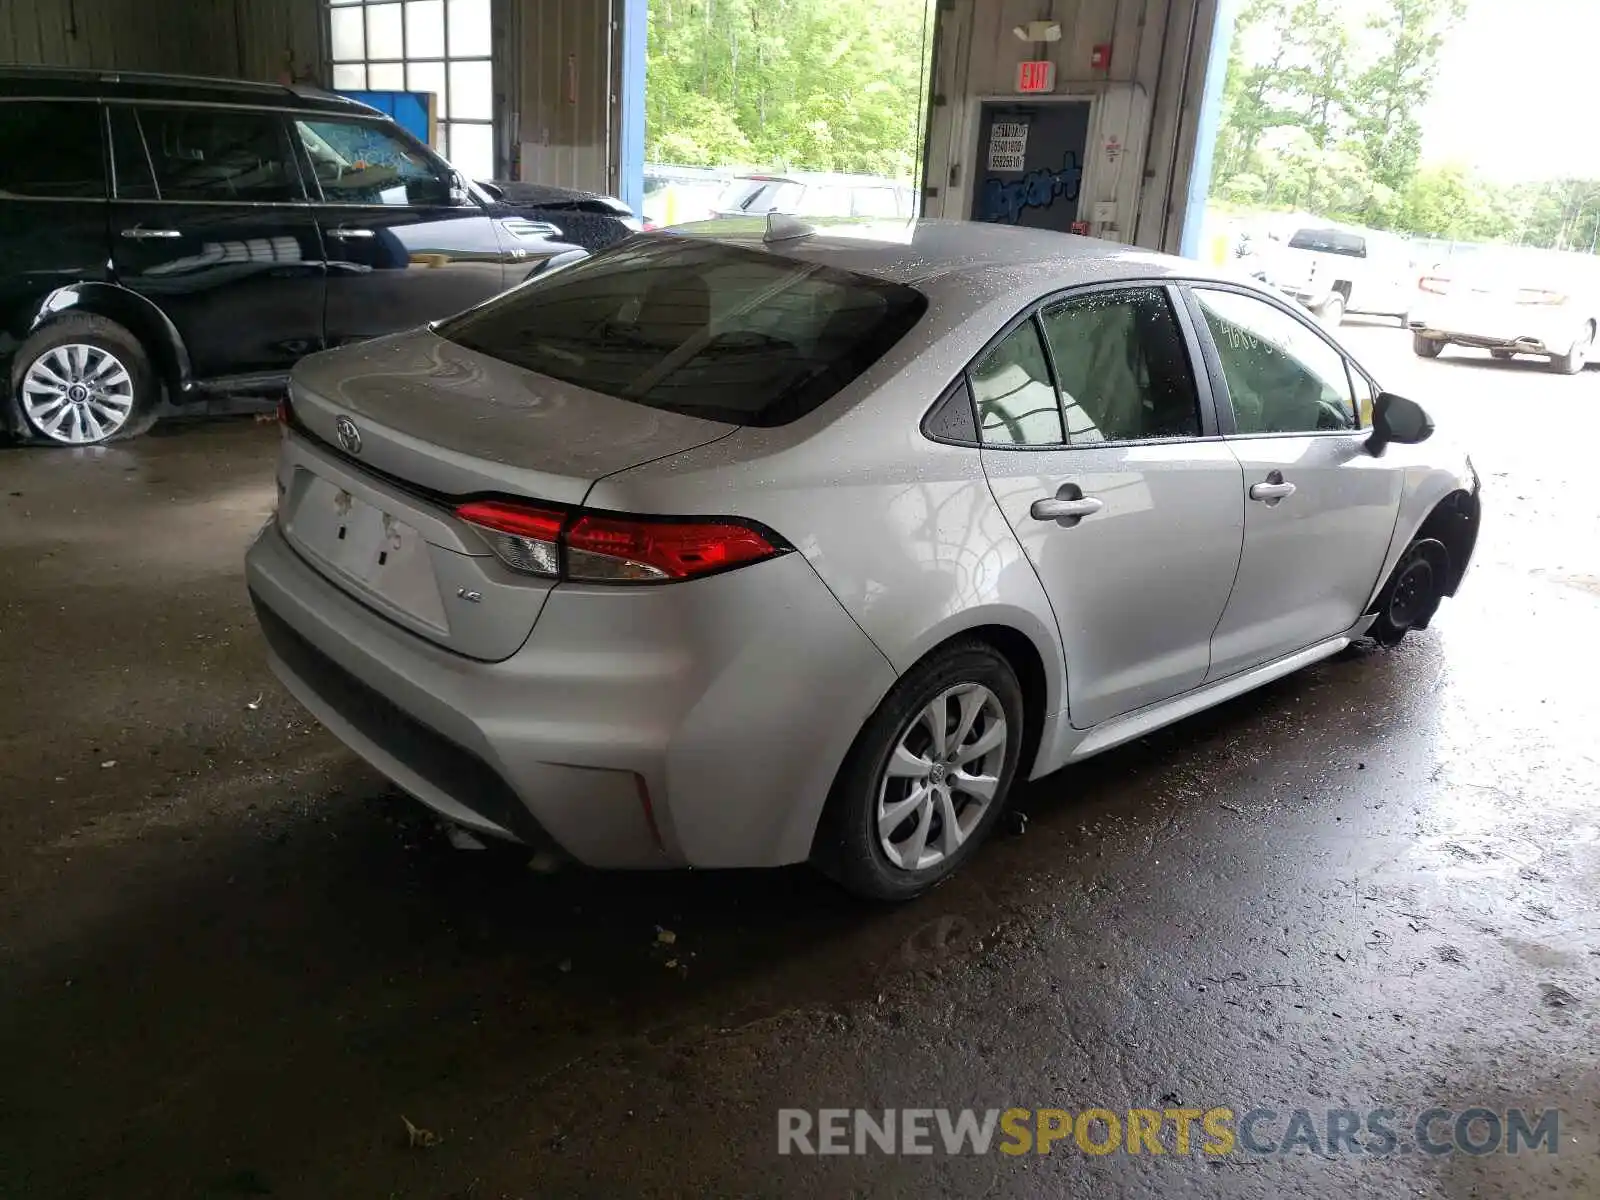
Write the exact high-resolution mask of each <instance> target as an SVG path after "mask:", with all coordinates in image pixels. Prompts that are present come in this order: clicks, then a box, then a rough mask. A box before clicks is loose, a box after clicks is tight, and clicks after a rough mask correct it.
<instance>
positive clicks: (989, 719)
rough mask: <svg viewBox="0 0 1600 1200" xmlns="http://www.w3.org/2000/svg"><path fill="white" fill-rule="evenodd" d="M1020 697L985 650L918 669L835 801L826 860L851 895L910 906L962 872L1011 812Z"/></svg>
mask: <svg viewBox="0 0 1600 1200" xmlns="http://www.w3.org/2000/svg"><path fill="white" fill-rule="evenodd" d="M1022 731H1023V712H1022V689H1021V687H1020V686H1019V685H1018V683H1017V677H1016V674H1015V673H1014V672H1013V671H1012V669H1011V665H1010V664H1009V663H1008V662H1006V660H1005V659H1004V658H1003V657H1002V656H1001V655H1000V654H999V653H998V652H997V651H996V650H995V649H994V648H993V647H991V646H989V645H988V644H986V643H984V642H977V641H972V642H960V643H957V644H955V645H953V646H950V647H948V648H947V649H945V650H943V651H941V652H940V653H938V654H937V655H935V656H934V657H932V658H930V659H927V660H926V661H924V662H921V663H919V664H918V665H917V666H915V667H913V668H912V669H911V670H910V671H909V672H908V673H907V674H906V675H905V677H904V678H902V679H901V680H900V682H899V683H898V684H896V685H895V687H894V690H893V691H891V692H890V693H889V695H888V696H887V697H886V698H885V699H884V701H883V703H882V704H881V705H879V706H878V711H877V712H875V713H874V714H873V715H872V717H871V718H870V719H869V720H868V721H867V724H866V727H865V728H864V729H863V730H862V731H861V734H860V736H859V737H857V739H856V744H855V745H854V746H853V747H852V748H851V750H850V755H849V757H848V758H846V759H845V763H844V766H843V768H842V769H841V770H840V772H839V778H838V780H837V781H836V783H835V785H834V792H833V796H832V797H831V798H830V801H829V806H828V811H827V814H826V816H825V818H824V821H825V824H824V827H823V830H822V836H821V838H820V839H819V841H818V847H817V850H818V853H817V858H818V863H819V865H820V866H822V868H823V869H824V870H826V871H827V872H828V873H829V874H831V875H833V876H834V877H835V878H836V879H837V880H838V881H839V882H840V883H842V884H843V885H844V886H845V887H846V888H848V889H849V890H850V891H852V892H855V893H856V894H857V895H860V896H866V897H868V898H870V899H874V900H909V899H911V898H912V897H913V896H916V895H919V894H920V893H922V892H925V891H927V889H929V888H930V887H932V886H933V885H934V884H936V883H938V882H940V881H941V880H943V879H944V878H946V877H947V876H949V875H951V874H952V873H954V872H955V871H956V870H957V869H958V868H959V867H960V866H961V865H962V864H963V863H964V862H966V861H967V859H968V858H970V857H971V856H972V854H973V852H974V851H975V850H976V849H977V848H978V846H979V844H980V843H981V842H982V841H983V840H984V839H985V838H986V837H987V836H988V834H989V832H990V830H992V829H993V828H994V825H995V822H996V821H998V820H999V818H1000V813H1001V811H1002V810H1003V809H1004V807H1005V802H1006V795H1007V793H1008V792H1009V791H1010V789H1011V784H1012V780H1013V778H1014V777H1015V775H1016V772H1017V762H1018V759H1019V758H1020V757H1021V749H1022Z"/></svg>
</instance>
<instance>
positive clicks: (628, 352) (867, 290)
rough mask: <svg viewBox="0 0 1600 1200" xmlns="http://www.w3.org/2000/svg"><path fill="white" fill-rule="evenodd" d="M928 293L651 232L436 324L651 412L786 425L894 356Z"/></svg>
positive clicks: (487, 349) (497, 353) (492, 351)
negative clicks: (652, 235)
mask: <svg viewBox="0 0 1600 1200" xmlns="http://www.w3.org/2000/svg"><path fill="white" fill-rule="evenodd" d="M927 307H928V302H927V299H926V298H925V297H924V296H923V295H922V293H920V292H918V291H915V290H914V289H912V288H909V287H905V286H903V285H901V284H896V283H888V282H885V281H883V280H879V279H872V278H868V277H867V276H865V275H858V274H856V273H854V272H851V271H842V270H839V269H837V268H833V267H824V266H820V265H818V264H816V263H809V262H799V261H796V260H794V259H789V258H781V257H779V256H777V255H774V254H769V253H763V252H759V251H754V250H746V249H742V248H738V247H734V246H727V245H723V244H720V243H716V242H707V241H700V240H694V239H689V238H676V237H661V238H639V239H634V240H631V241H628V242H624V243H622V244H621V245H619V246H618V247H617V248H616V249H615V250H611V251H608V252H606V253H604V254H601V255H598V256H597V257H594V258H590V259H586V260H584V261H583V262H580V263H577V264H575V265H573V266H570V267H567V268H566V269H564V270H561V271H558V272H555V273H554V274H551V275H547V276H544V277H542V278H539V279H536V280H534V281H533V282H531V283H528V284H525V285H523V286H522V287H520V288H517V289H515V290H514V291H511V292H507V293H506V294H505V295H504V296H501V297H499V298H498V299H495V300H491V301H490V302H489V303H487V304H484V305H481V306H480V307H478V308H474V309H471V310H469V311H467V312H465V313H462V314H461V315H460V316H457V317H452V318H450V319H449V320H447V321H442V322H440V323H439V324H438V325H437V326H435V331H436V332H437V333H438V334H439V335H440V336H441V337H446V338H449V339H450V340H451V341H453V342H457V343H459V344H460V345H463V346H466V347H467V348H468V349H471V350H476V351H479V352H480V353H483V354H488V355H491V356H492V357H494V358H498V359H501V360H503V361H505V362H509V363H514V364H516V365H517V366H519V367H524V368H526V369H527V370H530V371H537V372H538V373H539V374H541V375H548V376H550V377H551V378H553V379H560V380H562V381H564V382H566V383H573V384H577V385H578V386H579V387H585V388H588V389H590V390H591V391H596V392H604V393H605V394H606V395H608V396H616V397H619V398H621V399H624V400H632V401H634V402H636V403H638V404H643V405H646V406H648V407H650V408H658V409H663V410H665V411H667V412H674V413H680V414H683V415H686V416H692V417H704V418H706V419H708V420H712V421H724V422H727V423H729V424H733V425H759V426H772V425H786V424H788V423H789V422H790V421H794V420H797V419H798V418H800V417H802V416H804V415H805V414H806V413H808V412H810V411H812V410H813V409H814V408H816V407H817V406H818V405H820V404H821V403H822V402H823V401H825V400H827V399H828V397H830V396H832V395H834V394H835V393H836V392H837V391H838V390H839V389H840V388H842V387H844V386H845V384H847V383H849V382H850V381H851V380H852V379H854V378H855V377H856V376H857V375H859V374H861V372H862V371H864V370H866V369H867V367H869V366H871V365H872V364H873V363H874V362H876V361H877V360H878V359H879V358H881V357H882V356H883V354H884V352H885V351H887V350H888V349H889V347H891V346H893V345H894V344H895V343H896V342H897V341H899V340H900V338H901V337H902V336H904V334H905V333H906V331H907V330H909V329H910V328H911V327H912V326H913V325H914V324H916V322H917V320H918V319H919V318H920V317H921V316H922V314H923V313H924V312H925V311H926V310H927Z"/></svg>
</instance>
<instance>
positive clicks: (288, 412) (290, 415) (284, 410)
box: [278, 396, 294, 425]
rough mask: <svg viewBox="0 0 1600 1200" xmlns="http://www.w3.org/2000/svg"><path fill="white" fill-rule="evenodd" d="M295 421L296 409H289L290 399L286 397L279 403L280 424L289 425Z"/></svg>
mask: <svg viewBox="0 0 1600 1200" xmlns="http://www.w3.org/2000/svg"><path fill="white" fill-rule="evenodd" d="M292 420H294V409H292V408H290V407H289V397H287V396H284V397H282V398H281V399H279V401H278V424H279V425H287V424H288V423H289V422H290V421H292Z"/></svg>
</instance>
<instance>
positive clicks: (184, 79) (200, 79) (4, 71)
mask: <svg viewBox="0 0 1600 1200" xmlns="http://www.w3.org/2000/svg"><path fill="white" fill-rule="evenodd" d="M23 97H27V98H29V99H40V98H48V99H57V98H59V99H74V100H83V99H126V100H180V101H190V102H194V101H200V102H207V103H213V104H238V105H249V106H251V107H256V108H293V109H301V110H310V111H315V112H330V113H334V112H336V113H345V114H350V115H367V114H371V113H373V112H375V111H376V110H374V109H372V108H369V107H368V106H367V105H365V104H362V103H360V102H358V101H355V100H352V99H350V98H349V97H348V96H336V95H334V94H333V93H332V92H325V91H323V90H322V89H320V88H316V87H311V86H305V85H299V84H293V85H291V84H283V83H255V82H251V81H250V80H245V79H218V78H214V77H212V76H209V75H162V74H156V73H154V72H147V71H85V70H74V69H69V68H65V67H18V66H0V99H20V98H23Z"/></svg>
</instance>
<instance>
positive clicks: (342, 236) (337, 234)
mask: <svg viewBox="0 0 1600 1200" xmlns="http://www.w3.org/2000/svg"><path fill="white" fill-rule="evenodd" d="M328 236H329V237H331V238H338V239H339V240H340V241H341V242H344V241H352V240H354V239H356V238H369V237H376V236H377V234H375V233H373V232H372V230H370V229H351V228H350V227H349V226H347V225H341V226H339V228H337V229H330V230H328Z"/></svg>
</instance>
